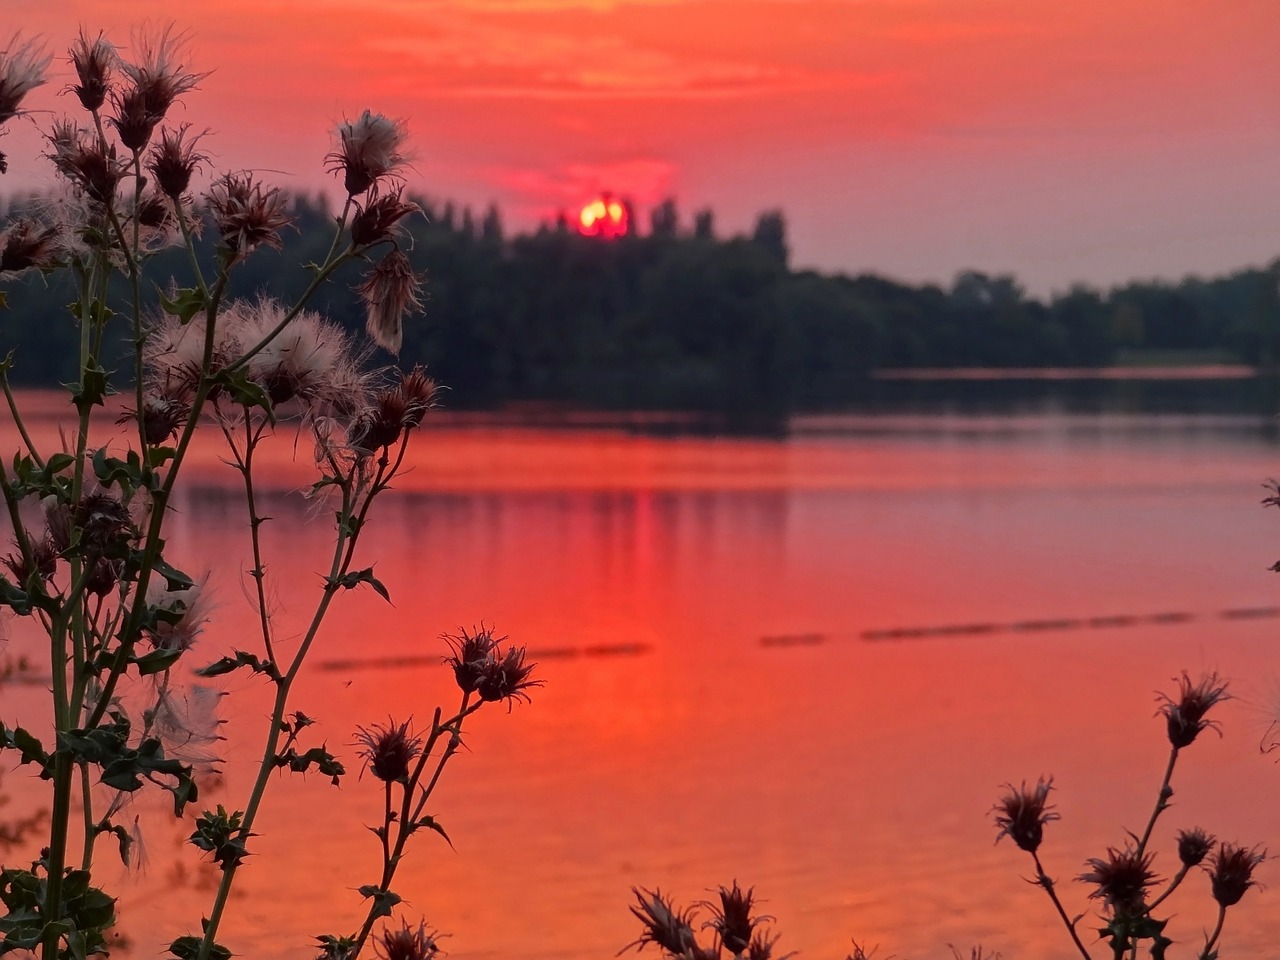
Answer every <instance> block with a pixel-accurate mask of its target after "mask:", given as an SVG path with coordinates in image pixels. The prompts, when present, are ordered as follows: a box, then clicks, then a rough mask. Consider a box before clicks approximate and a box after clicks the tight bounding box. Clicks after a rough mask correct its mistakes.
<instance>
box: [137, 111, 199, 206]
mask: <svg viewBox="0 0 1280 960" xmlns="http://www.w3.org/2000/svg"><path fill="white" fill-rule="evenodd" d="M190 129H191V124H189V123H184V124H183V125H182V126H180V127H179V128H178V129H177V131H176V132H175V131H173V130H170V129H168V128H165V129H163V130H161V131H160V140H159V141H158V142H157V143H156V144H154V145H153V146H152V147H151V154H150V156H149V157H148V158H147V169H148V170H150V171H151V175H152V176H153V177H155V179H156V185H157V186H158V187H159V189H160V192H161V193H163V194H164V195H165V196H166V197H171V198H173V199H175V200H176V199H177V198H178V197H181V196H182V195H183V194H184V193H186V192H187V188H188V187H189V186H190V185H191V177H192V174H194V173H195V170H196V167H199V166H201V165H203V164H206V163H208V162H209V158H208V157H207V156H206V155H205V154H203V153H200V152H198V151H197V150H196V143H197V141H199V139H200V138H201V137H203V136H204V134H203V133H197V134H195V135H194V136H192V137H191V139H190V140H188V139H186V137H187V131H188V130H190Z"/></svg>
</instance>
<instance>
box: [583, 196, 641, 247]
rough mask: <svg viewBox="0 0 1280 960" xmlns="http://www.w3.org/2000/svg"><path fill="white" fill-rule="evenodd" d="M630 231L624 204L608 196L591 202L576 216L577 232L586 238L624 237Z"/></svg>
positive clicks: (628, 217)
mask: <svg viewBox="0 0 1280 960" xmlns="http://www.w3.org/2000/svg"><path fill="white" fill-rule="evenodd" d="M630 229H631V218H630V216H629V215H628V211H627V207H626V204H624V203H622V202H621V201H619V200H615V199H614V198H613V197H611V196H609V194H607V193H606V194H602V195H600V196H599V197H597V198H596V199H594V200H592V201H591V202H590V203H588V204H587V205H586V206H585V207H583V208H582V212H581V213H579V214H578V232H579V233H581V234H582V235H583V236H586V237H608V238H610V239H612V238H614V237H622V236H626V234H627V232H628V231H629V230H630Z"/></svg>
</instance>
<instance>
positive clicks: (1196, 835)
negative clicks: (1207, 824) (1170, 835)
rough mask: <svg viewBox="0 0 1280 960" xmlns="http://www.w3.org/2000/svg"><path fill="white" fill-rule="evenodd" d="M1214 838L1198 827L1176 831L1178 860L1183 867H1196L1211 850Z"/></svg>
mask: <svg viewBox="0 0 1280 960" xmlns="http://www.w3.org/2000/svg"><path fill="white" fill-rule="evenodd" d="M1214 839H1215V838H1214V836H1213V834H1211V833H1205V831H1203V830H1201V829H1200V828H1199V827H1196V828H1195V829H1193V830H1179V831H1178V859H1179V860H1181V861H1182V865H1183V866H1184V867H1198V866H1199V865H1200V864H1201V863H1202V862H1203V861H1204V858H1205V857H1207V856H1208V855H1209V851H1210V850H1212V849H1213V841H1214Z"/></svg>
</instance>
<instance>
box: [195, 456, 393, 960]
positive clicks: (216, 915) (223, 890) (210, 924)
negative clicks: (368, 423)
mask: <svg viewBox="0 0 1280 960" xmlns="http://www.w3.org/2000/svg"><path fill="white" fill-rule="evenodd" d="M355 469H358V468H353V472H354V470H355ZM340 486H341V488H342V509H341V510H340V511H339V519H338V523H337V525H336V526H337V531H338V534H337V538H336V540H335V542H334V551H333V558H332V560H331V562H330V566H329V575H328V577H327V578H326V579H325V584H324V589H323V593H322V594H321V597H320V602H319V603H318V604H317V605H316V609H315V612H314V613H313V614H312V617H311V623H310V625H309V626H308V627H307V632H306V634H305V635H304V636H303V638H302V642H301V643H300V644H299V645H298V649H297V651H296V652H295V653H294V657H293V661H292V663H291V664H290V666H289V670H288V671H287V672H286V673H285V674H284V676H283V677H281V678H280V680H279V681H277V685H276V698H275V706H274V708H273V709H272V712H271V722H270V725H269V727H268V730H267V739H266V743H265V745H264V747H263V751H262V760H261V761H260V763H259V767H258V776H257V779H256V780H255V781H254V784H253V789H252V791H251V792H250V794H249V802H248V804H247V806H246V808H245V812H244V817H243V819H242V821H241V836H242V837H247V836H248V835H249V833H250V831H251V830H252V828H253V823H254V820H255V819H256V817H257V814H258V809H259V807H260V806H261V804H262V798H263V795H264V794H265V793H266V789H267V783H268V782H269V780H270V776H271V772H272V770H274V769H275V758H276V756H277V752H278V749H279V744H280V734H281V731H282V729H283V726H282V724H283V721H284V716H285V713H286V712H287V710H288V705H289V692H290V690H291V688H292V686H293V681H294V680H295V679H296V678H297V675H298V671H299V670H300V669H301V668H302V663H303V661H304V660H305V659H306V656H307V653H308V652H309V651H310V649H311V645H312V644H313V643H314V642H315V639H316V636H317V635H318V634H319V632H320V626H321V624H322V623H323V621H324V618H325V615H326V614H327V613H328V610H329V605H330V604H331V603H332V602H333V598H334V596H335V595H336V594H337V592H338V590H340V589H341V584H340V582H339V581H340V580H341V578H342V576H343V575H344V574H345V573H346V572H347V568H348V567H349V565H350V561H351V556H352V554H351V549H352V548H354V541H355V540H356V538H357V537H358V536H359V530H358V528H356V529H352V530H351V531H350V532H348V530H349V520H350V518H351V517H352V516H353V515H354V513H355V503H354V502H353V500H352V492H351V488H352V476H351V475H350V474H349V475H348V476H347V478H346V480H345V482H344V483H342V484H340ZM366 506H367V504H366ZM238 866H239V865H238V864H235V863H232V864H230V865H228V866H227V867H226V868H225V869H224V870H223V873H222V880H221V882H220V883H219V884H218V891H217V893H216V894H215V896H214V902H213V907H212V908H211V909H210V911H209V919H208V920H207V921H206V923H205V930H204V938H203V939H202V940H201V942H200V950H199V952H198V953H197V955H196V960H208V957H209V954H210V951H211V949H212V947H213V944H214V939H215V937H216V935H217V932H218V926H219V924H220V923H221V922H222V915H223V911H224V910H225V909H226V905H227V899H228V897H229V895H230V893H231V885H232V882H233V881H234V879H235V875H236V870H237V868H238Z"/></svg>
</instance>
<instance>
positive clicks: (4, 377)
mask: <svg viewBox="0 0 1280 960" xmlns="http://www.w3.org/2000/svg"><path fill="white" fill-rule="evenodd" d="M0 385H2V386H3V387H4V399H5V402H6V403H7V404H8V405H9V414H10V415H11V416H12V417H13V423H14V426H16V427H17V428H18V435H19V436H21V437H22V442H23V444H25V445H26V448H27V453H29V454H30V455H31V459H32V460H34V461H35V463H36V466H37V467H39V468H40V469H41V470H43V469H44V458H43V457H41V456H40V451H39V450H37V449H36V445H35V443H33V442H32V440H31V434H29V433H27V425H26V423H25V422H24V421H23V419H22V414H21V413H20V412H19V410H18V401H17V399H16V398H15V397H14V395H13V387H12V386H11V385H10V384H9V368H8V366H7V364H0Z"/></svg>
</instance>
